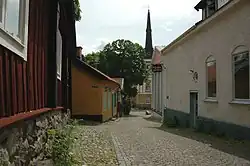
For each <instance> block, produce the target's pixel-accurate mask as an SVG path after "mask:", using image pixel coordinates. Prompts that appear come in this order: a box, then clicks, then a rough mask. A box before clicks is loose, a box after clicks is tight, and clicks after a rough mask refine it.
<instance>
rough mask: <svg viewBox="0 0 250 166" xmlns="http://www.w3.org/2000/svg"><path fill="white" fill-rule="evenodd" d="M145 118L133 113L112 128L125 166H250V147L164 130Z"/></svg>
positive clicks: (142, 115)
mask: <svg viewBox="0 0 250 166" xmlns="http://www.w3.org/2000/svg"><path fill="white" fill-rule="evenodd" d="M144 115H145V112H132V113H131V116H130V117H124V118H122V119H121V120H120V121H119V122H117V123H116V124H110V125H108V126H109V127H108V128H109V130H110V131H111V133H112V138H113V142H114V145H115V148H116V151H117V157H118V160H119V162H120V165H122V166H123V165H124V166H125V165H126V166H130V165H133V166H134V165H136V166H143V165H144V166H165V165H166V166H195V165H197V166H233V165H239V166H250V146H248V147H246V144H243V143H241V142H233V143H232V142H230V141H226V140H222V139H219V138H215V137H212V136H208V135H205V134H201V133H195V132H192V131H190V130H185V129H179V130H178V129H165V130H164V129H162V128H160V126H161V124H160V123H159V122H157V121H152V120H149V119H148V120H146V119H145V117H144ZM247 145H250V144H247ZM229 153H234V154H235V153H236V154H235V155H233V154H229ZM237 155H238V156H241V157H238V156H237Z"/></svg>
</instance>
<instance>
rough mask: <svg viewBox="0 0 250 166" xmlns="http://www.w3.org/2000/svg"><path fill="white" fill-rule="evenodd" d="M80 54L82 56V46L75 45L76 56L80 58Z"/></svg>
mask: <svg viewBox="0 0 250 166" xmlns="http://www.w3.org/2000/svg"><path fill="white" fill-rule="evenodd" d="M81 56H82V47H81V46H78V47H76V57H77V58H79V59H80V58H81Z"/></svg>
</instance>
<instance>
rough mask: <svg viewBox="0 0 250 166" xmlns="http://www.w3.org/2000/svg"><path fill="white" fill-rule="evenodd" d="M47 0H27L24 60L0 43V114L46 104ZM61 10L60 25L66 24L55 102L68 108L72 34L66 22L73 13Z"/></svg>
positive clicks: (49, 2) (26, 109)
mask: <svg viewBox="0 0 250 166" xmlns="http://www.w3.org/2000/svg"><path fill="white" fill-rule="evenodd" d="M67 3H71V2H67ZM51 4H52V1H51V0H30V4H29V9H30V10H29V31H28V33H29V34H28V53H27V61H24V60H23V59H22V58H20V57H19V56H17V55H15V54H14V53H12V52H11V51H10V50H8V49H6V48H4V47H3V46H1V45H0V118H2V117H9V116H12V115H15V114H18V113H21V112H28V111H31V110H38V109H42V108H47V107H48V97H49V96H50V94H49V93H50V91H49V90H48V80H49V79H51V78H49V74H48V72H49V68H48V59H50V57H49V58H48V56H49V54H48V43H49V41H48V37H49V29H48V27H49V22H50V19H51V18H50V17H51V16H50V13H49V12H48V9H49V8H50V7H51V6H50V5H51ZM64 6H66V5H64ZM65 8H66V7H65ZM62 11H63V12H62V14H61V15H63V16H64V17H65V18H63V19H60V21H61V22H60V27H63V26H65V27H69V28H61V29H62V30H61V31H62V36H63V40H65V41H64V42H63V43H64V45H63V48H64V49H63V57H62V61H63V63H62V68H63V69H62V80H61V81H60V80H58V79H57V87H56V89H57V90H56V93H57V95H56V97H57V100H56V103H57V106H63V107H65V108H69V103H70V102H71V101H69V99H71V97H70V96H69V95H71V94H70V93H69V92H70V87H69V86H67V85H68V84H70V80H69V79H70V77H69V74H70V73H69V72H70V70H69V68H68V67H70V65H69V64H68V63H71V60H70V59H71V58H70V55H69V54H70V53H72V40H73V41H74V40H75V36H74V35H73V36H72V35H71V34H70V33H71V32H72V31H73V30H71V28H72V27H73V26H71V25H70V26H69V24H71V23H72V22H71V21H70V20H68V19H72V17H73V16H69V17H66V16H65V15H68V14H69V13H68V12H72V10H71V9H70V10H69V9H68V10H66V9H63V10H62ZM70 15H72V14H70ZM73 32H74V31H73ZM65 43H66V44H65ZM54 56H56V55H54Z"/></svg>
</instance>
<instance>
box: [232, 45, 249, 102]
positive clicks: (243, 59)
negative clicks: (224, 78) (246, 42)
mask: <svg viewBox="0 0 250 166" xmlns="http://www.w3.org/2000/svg"><path fill="white" fill-rule="evenodd" d="M232 55H233V78H234V98H235V99H250V98H249V96H250V95H249V50H248V48H246V47H245V46H239V47H237V48H236V49H235V50H234V51H233V53H232Z"/></svg>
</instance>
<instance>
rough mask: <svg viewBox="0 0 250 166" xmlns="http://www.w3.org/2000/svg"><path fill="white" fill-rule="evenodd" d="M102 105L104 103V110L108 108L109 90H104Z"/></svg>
mask: <svg viewBox="0 0 250 166" xmlns="http://www.w3.org/2000/svg"><path fill="white" fill-rule="evenodd" d="M102 105H103V111H105V110H107V90H104V92H103V95H102Z"/></svg>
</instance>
